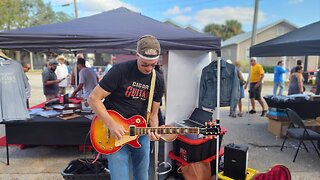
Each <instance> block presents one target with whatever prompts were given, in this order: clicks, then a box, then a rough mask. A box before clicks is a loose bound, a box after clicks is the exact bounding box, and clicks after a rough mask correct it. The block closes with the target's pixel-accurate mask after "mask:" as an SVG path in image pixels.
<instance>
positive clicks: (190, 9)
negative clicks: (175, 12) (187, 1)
mask: <svg viewBox="0 0 320 180" xmlns="http://www.w3.org/2000/svg"><path fill="white" fill-rule="evenodd" d="M183 10H184V12H191V11H192V7H190V6H187V7H185V8H184V9H183Z"/></svg>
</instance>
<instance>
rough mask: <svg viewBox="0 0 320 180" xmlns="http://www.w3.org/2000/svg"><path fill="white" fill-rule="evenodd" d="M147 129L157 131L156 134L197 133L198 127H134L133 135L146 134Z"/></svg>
mask: <svg viewBox="0 0 320 180" xmlns="http://www.w3.org/2000/svg"><path fill="white" fill-rule="evenodd" d="M148 130H150V131H151V132H157V133H158V134H199V128H195V127H193V128H181V127H179V128H177V127H154V128H153V127H147V128H141V127H136V128H135V130H134V134H135V135H143V134H148Z"/></svg>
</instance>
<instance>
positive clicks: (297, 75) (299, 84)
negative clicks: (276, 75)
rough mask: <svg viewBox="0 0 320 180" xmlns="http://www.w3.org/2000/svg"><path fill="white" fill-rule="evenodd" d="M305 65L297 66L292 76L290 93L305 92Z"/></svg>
mask: <svg viewBox="0 0 320 180" xmlns="http://www.w3.org/2000/svg"><path fill="white" fill-rule="evenodd" d="M302 72H303V67H302V66H296V69H295V71H294V73H293V74H291V76H290V79H289V81H290V83H289V90H288V95H291V94H303V77H302Z"/></svg>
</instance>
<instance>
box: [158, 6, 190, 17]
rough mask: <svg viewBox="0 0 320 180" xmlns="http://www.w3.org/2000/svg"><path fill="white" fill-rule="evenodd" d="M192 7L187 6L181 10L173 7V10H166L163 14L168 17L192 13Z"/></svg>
mask: <svg viewBox="0 0 320 180" xmlns="http://www.w3.org/2000/svg"><path fill="white" fill-rule="evenodd" d="M191 11H192V7H190V6H186V7H184V8H180V7H179V6H173V7H172V8H170V9H168V10H166V11H165V12H164V13H163V14H164V15H166V16H173V15H179V14H182V13H186V12H191Z"/></svg>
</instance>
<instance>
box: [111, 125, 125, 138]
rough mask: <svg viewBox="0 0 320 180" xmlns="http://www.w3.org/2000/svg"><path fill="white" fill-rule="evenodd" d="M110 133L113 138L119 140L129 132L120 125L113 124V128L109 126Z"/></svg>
mask: <svg viewBox="0 0 320 180" xmlns="http://www.w3.org/2000/svg"><path fill="white" fill-rule="evenodd" d="M109 131H110V134H111V136H112V137H114V138H115V139H117V140H119V139H120V138H121V137H122V136H124V135H125V134H126V133H128V131H127V130H126V129H125V128H124V127H123V126H122V125H121V124H119V123H117V122H115V121H114V122H113V123H112V125H111V126H109Z"/></svg>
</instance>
